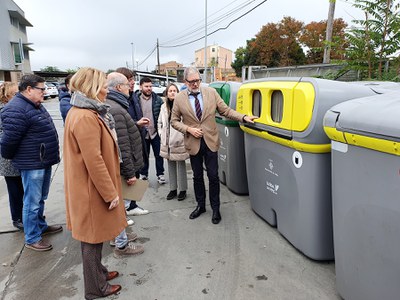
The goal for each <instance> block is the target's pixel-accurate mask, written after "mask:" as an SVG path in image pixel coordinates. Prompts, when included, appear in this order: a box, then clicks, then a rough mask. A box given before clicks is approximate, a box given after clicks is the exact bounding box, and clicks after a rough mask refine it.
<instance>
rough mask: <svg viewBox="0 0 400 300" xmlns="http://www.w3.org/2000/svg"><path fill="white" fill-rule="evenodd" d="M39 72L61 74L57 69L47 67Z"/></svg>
mask: <svg viewBox="0 0 400 300" xmlns="http://www.w3.org/2000/svg"><path fill="white" fill-rule="evenodd" d="M40 71H42V72H61V71H60V69H59V68H57V67H51V66H47V67H45V68H43V69H40Z"/></svg>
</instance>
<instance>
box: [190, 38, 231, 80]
mask: <svg viewBox="0 0 400 300" xmlns="http://www.w3.org/2000/svg"><path fill="white" fill-rule="evenodd" d="M206 49H207V68H209V72H208V73H207V78H206V79H203V80H204V81H205V82H211V81H215V80H233V81H236V80H238V78H236V76H235V70H233V69H232V66H231V64H232V59H233V52H232V51H231V50H229V49H227V48H224V47H221V46H218V45H212V46H208V47H207V48H206ZM194 65H195V67H196V68H198V69H199V70H200V72H201V73H202V71H203V70H204V66H205V64H204V48H202V49H199V50H196V51H195V62H194Z"/></svg>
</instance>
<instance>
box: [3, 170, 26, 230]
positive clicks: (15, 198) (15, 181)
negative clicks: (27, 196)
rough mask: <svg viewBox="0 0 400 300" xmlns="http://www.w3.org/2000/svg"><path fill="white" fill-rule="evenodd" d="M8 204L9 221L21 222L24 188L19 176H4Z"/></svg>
mask: <svg viewBox="0 0 400 300" xmlns="http://www.w3.org/2000/svg"><path fill="white" fill-rule="evenodd" d="M4 178H5V180H6V184H7V190H8V200H9V202H10V211H11V219H12V220H13V221H20V222H22V207H23V206H24V202H23V198H24V187H23V185H22V179H21V176H4Z"/></svg>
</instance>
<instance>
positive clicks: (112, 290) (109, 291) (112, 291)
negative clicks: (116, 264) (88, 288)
mask: <svg viewBox="0 0 400 300" xmlns="http://www.w3.org/2000/svg"><path fill="white" fill-rule="evenodd" d="M121 288H122V287H121V286H120V285H119V284H115V285H109V286H108V288H107V290H106V293H105V295H104V297H107V296H110V295H113V294H116V293H118V292H119V291H120V290H121Z"/></svg>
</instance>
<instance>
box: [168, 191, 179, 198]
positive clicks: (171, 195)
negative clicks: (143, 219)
mask: <svg viewBox="0 0 400 300" xmlns="http://www.w3.org/2000/svg"><path fill="white" fill-rule="evenodd" d="M176 195H178V193H177V191H176V190H173V191H170V192H169V193H168V195H167V200H172V199H174V198H175V197H176Z"/></svg>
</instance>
